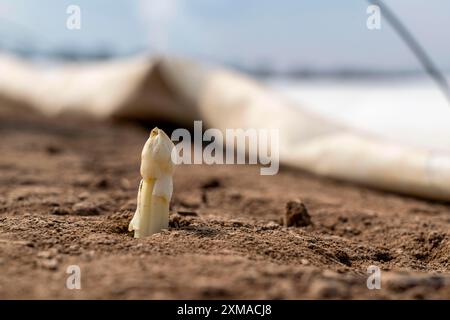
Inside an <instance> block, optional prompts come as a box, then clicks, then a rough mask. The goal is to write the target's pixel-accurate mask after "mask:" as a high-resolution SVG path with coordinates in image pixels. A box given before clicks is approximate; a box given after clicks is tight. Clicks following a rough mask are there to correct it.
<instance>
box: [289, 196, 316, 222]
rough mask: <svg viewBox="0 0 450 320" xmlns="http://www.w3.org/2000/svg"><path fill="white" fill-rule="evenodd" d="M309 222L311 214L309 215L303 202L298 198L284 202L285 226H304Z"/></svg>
mask: <svg viewBox="0 0 450 320" xmlns="http://www.w3.org/2000/svg"><path fill="white" fill-rule="evenodd" d="M311 224H312V222H311V216H310V215H309V213H308V210H307V209H306V207H305V205H304V204H303V202H301V201H300V200H294V201H289V202H287V203H286V214H285V217H284V225H285V226H287V227H306V226H309V225H311Z"/></svg>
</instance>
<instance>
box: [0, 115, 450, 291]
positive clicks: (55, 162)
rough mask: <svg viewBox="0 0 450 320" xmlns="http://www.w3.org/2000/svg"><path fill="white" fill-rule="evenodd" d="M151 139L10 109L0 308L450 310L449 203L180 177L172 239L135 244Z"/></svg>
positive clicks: (137, 131) (253, 176) (292, 174)
mask: <svg viewBox="0 0 450 320" xmlns="http://www.w3.org/2000/svg"><path fill="white" fill-rule="evenodd" d="M150 125H154V124H149V127H150ZM148 133H149V130H146V129H145V128H143V127H142V126H139V125H135V124H131V123H115V122H106V123H105V122H94V121H89V120H86V119H79V118H74V117H59V118H53V119H49V118H45V117H43V116H39V115H35V114H33V113H30V112H20V113H19V112H18V111H11V110H9V109H5V108H3V109H0V141H1V142H0V298H2V299H134V298H136V299H179V298H182V299H217V298H226V299H228V298H229V299H241V298H242V299H247V298H249V299H266V298H270V299H305V298H306V299H315V298H321V299H324V298H325V299H373V298H376V299H378V298H393V299H422V298H446V299H448V298H450V274H449V271H450V263H449V257H450V241H449V227H450V205H449V204H446V203H440V202H431V201H426V200H422V199H417V198H412V197H407V196H402V195H396V194H392V193H386V192H382V191H379V190H373V189H368V188H365V187H362V186H358V185H353V184H349V183H343V182H339V181H334V180H329V179H324V178H321V177H317V176H314V175H311V174H308V173H306V172H303V171H299V170H294V169H292V168H286V167H282V168H281V170H280V172H279V174H277V175H275V176H260V175H259V167H256V166H246V165H240V166H225V165H223V166H207V165H183V166H179V167H177V169H176V173H175V176H174V196H173V198H172V203H171V214H170V228H169V229H168V230H165V231H163V232H161V233H159V234H155V235H153V236H150V237H147V238H144V239H134V238H133V237H132V234H131V233H130V232H128V230H127V226H128V223H129V221H130V219H131V217H132V215H133V213H134V210H135V207H136V195H137V188H138V183H139V180H140V175H139V163H140V152H141V149H142V146H143V144H144V142H145V140H146V139H147V137H148ZM168 133H170V132H168ZM290 201H296V202H294V203H296V205H295V206H297V207H299V208H302V210H307V213H305V214H307V215H309V218H307V219H306V221H307V223H290V224H285V223H283V221H285V222H286V217H285V214H286V210H287V207H286V206H287V204H288V203H290V205H289V206H288V207H290V208H291V207H292V206H293V205H292V202H290ZM303 206H304V208H303ZM288 211H289V210H288ZM306 217H308V216H306ZM288 218H289V217H288ZM286 225H292V226H289V227H288V226H286ZM70 265H78V266H79V267H80V270H81V289H80V290H69V289H67V288H66V280H67V278H68V277H69V276H70V274H68V273H66V271H67V268H68V266H70ZM371 265H374V266H377V267H379V268H380V270H381V289H379V290H377V289H373V290H369V289H368V287H367V280H368V277H369V276H370V275H371V274H370V273H368V271H367V268H368V267H369V266H371Z"/></svg>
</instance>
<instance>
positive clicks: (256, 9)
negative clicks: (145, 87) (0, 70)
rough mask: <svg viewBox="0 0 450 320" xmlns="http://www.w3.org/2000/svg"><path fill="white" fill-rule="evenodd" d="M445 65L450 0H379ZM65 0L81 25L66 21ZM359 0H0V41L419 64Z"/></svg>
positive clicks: (350, 63) (245, 59) (325, 64)
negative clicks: (374, 26) (372, 23)
mask: <svg viewBox="0 0 450 320" xmlns="http://www.w3.org/2000/svg"><path fill="white" fill-rule="evenodd" d="M385 2H386V3H387V4H388V5H389V6H390V7H391V9H392V10H394V11H395V12H396V13H397V15H398V16H400V17H401V20H402V21H403V23H404V24H405V25H406V26H407V27H408V29H410V30H411V31H412V33H413V34H414V35H415V37H416V38H417V39H418V40H419V42H420V43H421V44H422V45H423V46H424V47H425V48H426V50H427V52H428V53H429V54H430V56H431V57H432V59H433V60H434V61H435V62H436V64H437V65H438V66H439V67H440V68H441V69H445V70H450V54H449V51H450V50H449V49H450V43H449V41H448V31H449V30H450V1H446V0H430V1H423V0H385ZM69 5H78V6H79V7H80V9H81V29H80V30H69V29H67V28H66V20H67V18H68V14H67V13H66V9H67V7H68V6H69ZM367 6H368V3H367V2H366V1H365V0H345V1H336V0H309V1H306V0H283V1H275V0H243V1H232V0H215V1H210V0H114V1H110V0H39V1H38V0H0V47H7V48H8V47H17V46H25V47H32V48H34V49H36V50H49V49H54V48H78V49H81V50H96V49H100V48H103V49H108V50H113V51H115V52H122V53H126V52H134V51H137V50H145V51H148V52H150V53H167V54H176V55H180V56H189V57H194V58H198V59H209V60H213V61H221V62H228V63H237V64H241V65H250V66H267V65H268V66H270V67H275V68H281V69H285V68H287V69H288V68H291V67H292V66H296V67H308V68H312V69H315V68H316V69H317V68H319V69H329V68H334V69H335V68H367V69H383V70H403V69H414V70H415V69H419V68H420V65H419V64H418V62H417V60H416V58H415V57H414V56H413V54H412V53H411V52H410V50H409V49H408V48H407V47H406V46H405V45H404V44H403V42H402V41H401V40H400V38H399V37H398V36H397V34H396V33H395V32H394V31H393V29H392V28H391V27H390V26H389V24H388V22H387V21H385V20H384V19H383V16H381V29H380V30H369V29H368V28H367V27H366V20H367V18H368V14H367V13H366V9H367Z"/></svg>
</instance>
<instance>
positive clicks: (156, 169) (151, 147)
mask: <svg viewBox="0 0 450 320" xmlns="http://www.w3.org/2000/svg"><path fill="white" fill-rule="evenodd" d="M173 148H174V144H173V143H172V141H171V140H170V138H169V137H168V136H167V135H166V134H165V133H164V131H162V130H161V129H158V128H154V129H153V130H152V131H151V133H150V137H149V138H148V140H147V142H146V143H145V145H144V148H143V149H142V157H141V176H142V180H141V183H140V184H139V191H138V197H137V208H136V212H135V214H134V217H133V219H132V220H131V222H130V225H129V227H128V229H129V230H130V231H132V230H134V237H135V238H142V237H146V236H149V235H152V234H154V233H157V232H160V231H161V230H162V229H167V228H168V226H169V203H170V199H171V198H172V191H173V185H172V175H173V171H174V164H173V162H172V158H171V153H172V149H173Z"/></svg>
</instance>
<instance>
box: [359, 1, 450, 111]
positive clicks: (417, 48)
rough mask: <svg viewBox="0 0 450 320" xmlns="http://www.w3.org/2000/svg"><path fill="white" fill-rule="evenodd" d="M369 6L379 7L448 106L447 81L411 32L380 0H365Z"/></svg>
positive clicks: (449, 94)
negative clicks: (439, 90)
mask: <svg viewBox="0 0 450 320" xmlns="http://www.w3.org/2000/svg"><path fill="white" fill-rule="evenodd" d="M367 1H368V2H369V3H370V4H373V5H377V6H378V7H380V10H381V13H382V16H383V17H385V18H386V20H387V21H388V22H389V24H390V25H391V26H392V27H393V28H394V30H395V31H397V33H398V34H399V35H400V37H401V38H402V40H403V41H404V42H405V43H406V45H407V46H408V47H409V48H410V49H411V51H412V52H414V54H415V56H416V57H417V59H418V60H419V61H420V63H421V64H422V66H423V67H424V68H425V70H426V71H427V73H428V74H429V75H430V77H431V78H432V79H433V80H434V81H435V82H436V83H437V85H438V86H439V88H440V89H441V91H442V93H443V94H444V96H445V98H446V99H447V102H448V103H449V105H450V88H449V86H448V82H447V79H446V78H445V77H444V75H443V74H442V73H441V72H440V71H439V69H438V68H437V66H436V65H435V64H434V63H433V61H432V60H431V58H430V57H429V55H428V54H427V53H426V52H425V49H424V48H423V47H422V46H421V45H420V44H419V42H418V41H417V40H416V39H415V38H414V37H413V35H412V34H411V32H409V30H408V29H407V28H406V27H405V25H404V24H403V23H402V22H401V21H400V19H399V18H397V16H396V15H395V13H394V12H393V11H392V10H391V9H390V8H389V7H388V6H387V5H386V4H384V2H383V1H381V0H367Z"/></svg>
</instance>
